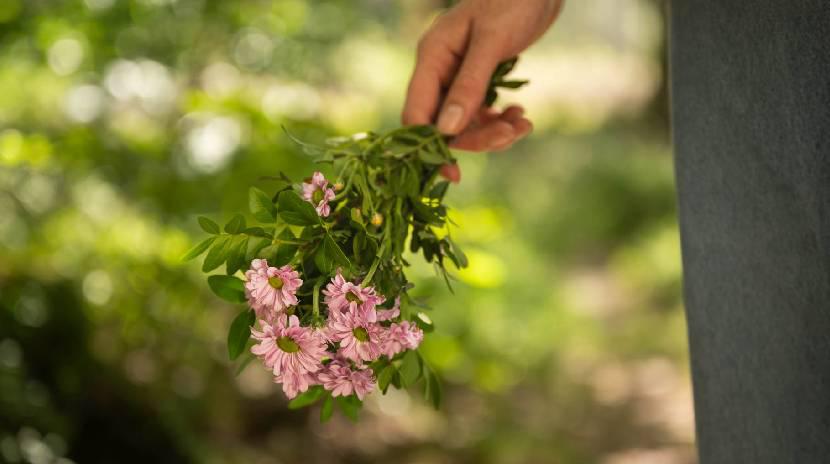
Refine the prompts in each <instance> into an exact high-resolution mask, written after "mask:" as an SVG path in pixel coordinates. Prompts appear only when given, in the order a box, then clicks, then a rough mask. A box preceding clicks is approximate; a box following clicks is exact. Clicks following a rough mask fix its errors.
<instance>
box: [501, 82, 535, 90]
mask: <svg viewBox="0 0 830 464" xmlns="http://www.w3.org/2000/svg"><path fill="white" fill-rule="evenodd" d="M528 82H530V81H528V80H518V81H498V82H496V83H495V84H494V85H495V86H496V87H504V88H505V89H518V88H519V87H521V86H523V85H527V84H528Z"/></svg>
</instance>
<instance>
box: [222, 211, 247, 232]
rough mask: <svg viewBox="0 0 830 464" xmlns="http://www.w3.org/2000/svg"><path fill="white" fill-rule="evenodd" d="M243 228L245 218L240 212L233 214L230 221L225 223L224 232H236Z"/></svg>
mask: <svg viewBox="0 0 830 464" xmlns="http://www.w3.org/2000/svg"><path fill="white" fill-rule="evenodd" d="M244 228H245V218H244V217H243V216H242V215H241V214H234V216H233V217H232V218H231V220H230V221H228V223H227V224H225V232H227V233H229V234H238V233H240V232H242V230H243V229H244Z"/></svg>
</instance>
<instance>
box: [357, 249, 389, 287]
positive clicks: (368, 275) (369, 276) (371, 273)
mask: <svg viewBox="0 0 830 464" xmlns="http://www.w3.org/2000/svg"><path fill="white" fill-rule="evenodd" d="M385 246H386V243H384V244H383V245H381V248H380V250H378V256H376V257H375V260H374V261H373V262H372V267H370V268H369V272H368V273H366V277H364V278H363V281H362V282H361V283H360V285H361V286H362V287H365V286H366V285H367V284H368V283H369V282H371V281H372V277H374V276H375V271H376V270H377V269H378V264H380V256H381V255H382V254H383V251H384V250H383V247H385Z"/></svg>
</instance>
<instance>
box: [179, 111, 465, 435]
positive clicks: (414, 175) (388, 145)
mask: <svg viewBox="0 0 830 464" xmlns="http://www.w3.org/2000/svg"><path fill="white" fill-rule="evenodd" d="M302 146H303V147H304V148H305V150H306V152H309V153H311V154H312V155H313V156H315V157H317V159H318V161H319V162H321V163H326V164H329V165H331V166H332V168H334V169H333V170H335V171H336V172H338V174H337V177H336V180H337V182H336V184H335V183H333V182H331V181H330V180H329V179H327V178H326V175H324V174H323V173H322V172H321V171H316V172H314V173H312V175H311V177H310V179H308V180H306V181H303V182H300V183H292V182H291V181H290V180H288V179H287V177H285V176H284V175H283V176H281V177H279V178H278V179H279V182H281V183H282V184H283V185H282V186H280V187H278V188H277V189H276V192H274V193H273V194H267V193H265V192H264V191H262V190H261V189H259V188H257V187H252V188H251V189H250V193H249V207H250V211H251V216H252V217H253V218H254V220H255V221H256V224H248V221H249V219H247V218H246V217H245V216H243V215H241V214H238V215H235V216H233V218H232V219H231V220H230V221H229V222H228V223H227V224H225V226H224V227H221V228H220V226H219V225H218V224H216V223H215V222H213V221H212V220H210V219H208V218H206V217H200V218H199V223H200V225H201V226H202V229H203V230H205V231H206V232H208V233H209V234H211V236H210V237H208V238H207V239H206V240H204V241H203V242H202V243H199V244H198V245H196V247H194V248H193V249H192V250H191V252H189V253H188V255H187V256H186V257H187V258H194V257H196V256H199V255H201V254H203V253H205V252H207V254H206V255H205V258H204V263H203V266H202V270H203V271H205V272H210V271H213V270H214V269H216V268H217V267H219V266H221V265H222V264H225V271H226V273H225V275H220V274H214V275H210V276H209V277H208V284H209V285H210V287H211V289H212V290H213V291H214V292H215V293H216V294H217V295H219V296H220V297H222V298H225V299H226V300H229V301H232V302H234V303H246V304H247V307H248V309H246V310H244V311H242V312H240V313H239V315H238V316H237V317H236V319H235V320H234V321H233V323H232V324H231V328H230V332H229V334H228V353H229V355H230V358H231V359H236V358H238V357H240V356H242V355H243V354H246V353H247V354H248V360H250V359H254V358H258V359H259V361H260V363H261V364H262V365H263V366H264V367H265V368H266V369H268V370H269V371H270V372H271V374H272V375H273V376H274V382H277V383H279V384H280V385H281V386H282V390H283V392H284V393H285V395H286V397H287V398H288V399H290V400H291V402H290V403H289V407H303V406H308V405H311V404H314V403H316V402H319V401H322V402H323V406H322V408H321V418H322V419H323V420H326V419H328V418H329V417H331V414H332V411H333V409H334V407H335V405H337V406H339V408H340V409H341V410H342V411H343V412H344V413H345V414H346V415H347V416H349V417H352V418H355V417H356V415H357V412H358V411H359V409H360V406H361V404H362V401H363V399H364V398H365V397H366V395H368V394H370V393H372V392H373V391H375V390H379V391H381V392H382V393H385V392H386V391H387V389H388V388H389V387H390V386H391V387H394V388H407V387H409V386H412V385H414V384H416V383H418V382H421V383H422V384H423V388H424V393H425V396H426V398H427V399H428V400H429V401H431V402H432V403H433V404H434V405H436V406H437V405H438V403H439V401H440V385H439V382H438V378H437V376H436V374H435V372H434V371H433V370H432V368H431V367H430V366H429V365H428V364H427V362H426V360H425V359H424V358H423V357H422V356H421V354H420V353H419V352H418V347H419V346H420V344H421V342H422V341H423V339H424V334H425V332H429V331H431V330H432V329H433V327H432V323H431V321H430V319H429V318H428V317H426V315H425V314H423V313H422V312H421V311H422V309H423V305H422V304H421V303H419V301H418V300H417V299H416V298H414V297H412V296H410V294H409V292H410V290H411V289H412V288H413V285H412V284H411V283H410V282H409V281H408V280H407V278H406V275H405V273H404V269H405V268H406V267H407V266H408V265H409V261H408V260H411V259H412V257H411V256H410V254H415V253H420V254H422V255H423V257H424V259H426V261H427V262H430V263H434V264H435V267H436V269H437V270H438V272H439V274H440V275H441V276H443V277H444V279H446V282H447V284H448V285H449V283H450V280H449V277H448V274H447V270H446V268H445V264H446V263H447V262H448V261H449V262H452V263H454V264H455V266H456V267H464V266H465V265H466V258H465V257H464V254H463V253H462V252H461V250H460V249H459V248H458V246H457V245H456V244H455V242H453V240H452V238H451V235H450V231H449V229H448V226H447V218H446V216H447V208H446V206H444V205H443V200H444V195H445V194H446V191H447V188H448V186H449V184H448V182H447V181H445V180H442V179H440V178H439V177H438V173H439V170H440V167H441V166H442V165H444V164H447V163H452V162H454V160H453V158H452V156H451V154H450V152H449V149H448V148H447V145H446V142H445V140H444V138H443V137H442V136H441V135H440V134H439V133H438V132H437V131H436V130H435V129H434V128H433V127H431V126H413V127H404V128H400V129H396V130H393V131H391V132H389V133H386V134H364V135H361V136H357V137H350V138H345V139H337V140H335V141H331V142H329V147H327V148H322V147H321V148H317V147H313V146H310V145H308V144H302ZM335 185H336V188H335ZM240 274H241V275H242V276H244V277H243V278H240V277H239V276H238V275H240Z"/></svg>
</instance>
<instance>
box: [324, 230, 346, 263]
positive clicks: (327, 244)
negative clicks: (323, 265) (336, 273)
mask: <svg viewBox="0 0 830 464" xmlns="http://www.w3.org/2000/svg"><path fill="white" fill-rule="evenodd" d="M323 248H325V249H326V254H327V255H329V256H330V257H331V260H332V261H333V262H334V264H336V265H339V266H343V267H345V268H350V267H352V263H351V262H349V258H348V257H346V254H345V253H343V249H341V248H340V245H338V244H337V242H335V241H334V239H333V238H331V235H328V234H327V235H326V238H324V239H323Z"/></svg>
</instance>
